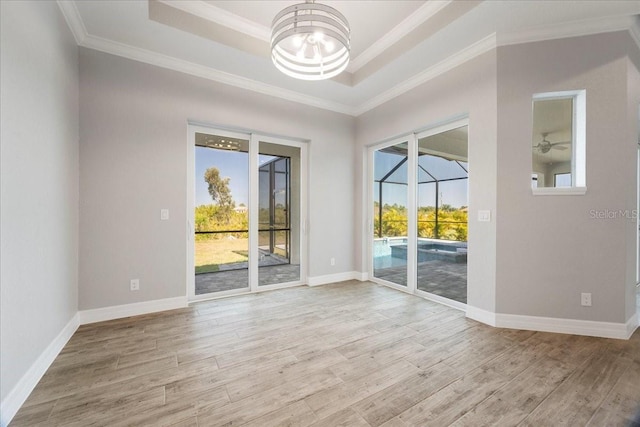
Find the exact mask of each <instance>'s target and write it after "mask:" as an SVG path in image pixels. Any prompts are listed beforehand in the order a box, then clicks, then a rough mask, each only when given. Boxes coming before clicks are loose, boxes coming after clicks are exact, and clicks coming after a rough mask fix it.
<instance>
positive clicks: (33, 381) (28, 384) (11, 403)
mask: <svg viewBox="0 0 640 427" xmlns="http://www.w3.org/2000/svg"><path fill="white" fill-rule="evenodd" d="M78 326H80V322H79V316H78V313H76V314H75V315H74V316H73V317H72V318H71V320H69V322H68V323H67V324H66V325H65V327H64V328H62V330H61V331H60V333H59V334H58V336H56V337H55V338H54V339H53V341H51V343H50V344H49V345H48V346H47V348H46V349H45V350H44V351H43V352H42V354H40V356H39V357H38V358H37V359H36V361H35V362H34V363H33V365H31V367H30V368H29V369H28V370H27V372H25V374H24V375H23V376H22V378H20V381H18V383H17V384H16V385H15V387H13V389H12V390H11V391H10V392H9V394H7V396H6V397H5V398H4V400H3V401H2V403H0V425H2V426H6V425H8V424H9V422H11V420H12V419H13V417H14V416H15V415H16V414H17V413H18V410H19V409H20V407H21V406H22V405H23V404H24V402H25V401H26V400H27V398H28V397H29V395H30V394H31V392H32V391H33V389H34V388H35V387H36V385H37V384H38V382H39V381H40V379H41V378H42V376H43V375H44V374H45V372H47V369H49V366H51V364H52V363H53V361H54V360H55V359H56V357H58V354H59V353H60V351H62V349H63V348H64V346H65V345H66V344H67V342H68V341H69V339H70V338H71V336H72V335H73V334H74V332H75V331H76V330H77V329H78Z"/></svg>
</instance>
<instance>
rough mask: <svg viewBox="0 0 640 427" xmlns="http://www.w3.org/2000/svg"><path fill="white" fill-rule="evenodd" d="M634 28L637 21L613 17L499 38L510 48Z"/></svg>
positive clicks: (575, 22) (500, 41) (501, 44)
mask: <svg viewBox="0 0 640 427" xmlns="http://www.w3.org/2000/svg"><path fill="white" fill-rule="evenodd" d="M634 26H635V20H634V19H633V18H631V17H630V16H612V17H607V18H598V19H589V20H583V21H573V22H566V23H563V24H562V25H557V24H554V25H544V26H540V27H536V28H531V29H528V30H523V31H518V32H516V33H507V34H500V36H499V37H498V45H499V46H508V45H514V44H522V43H532V42H539V41H545V40H556V39H564V38H569V37H580V36H588V35H591V34H601V33H610V32H613V31H624V30H630V29H631V28H632V27H634Z"/></svg>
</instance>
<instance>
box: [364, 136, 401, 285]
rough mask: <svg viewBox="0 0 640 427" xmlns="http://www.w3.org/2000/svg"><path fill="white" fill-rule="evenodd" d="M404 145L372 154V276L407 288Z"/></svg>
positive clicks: (397, 145) (393, 146) (382, 149)
mask: <svg viewBox="0 0 640 427" xmlns="http://www.w3.org/2000/svg"><path fill="white" fill-rule="evenodd" d="M407 161H408V142H401V143H398V144H395V145H392V146H389V147H385V148H381V149H378V150H376V151H374V153H373V180H374V182H373V192H374V194H373V206H372V209H373V215H372V217H373V219H374V220H373V276H374V277H376V278H379V279H382V280H385V281H388V282H391V283H394V284H396V285H399V286H403V287H406V286H407V244H408V239H407V234H408V224H409V222H408V217H407V202H408V162H407Z"/></svg>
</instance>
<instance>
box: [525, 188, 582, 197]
mask: <svg viewBox="0 0 640 427" xmlns="http://www.w3.org/2000/svg"><path fill="white" fill-rule="evenodd" d="M531 193H532V194H533V195H534V196H584V195H585V194H586V193H587V187H562V188H556V187H546V188H532V189H531Z"/></svg>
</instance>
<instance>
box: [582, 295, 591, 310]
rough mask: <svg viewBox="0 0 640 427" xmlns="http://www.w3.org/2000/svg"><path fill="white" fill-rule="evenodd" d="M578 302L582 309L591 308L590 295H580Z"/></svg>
mask: <svg viewBox="0 0 640 427" xmlns="http://www.w3.org/2000/svg"><path fill="white" fill-rule="evenodd" d="M580 301H581V304H582V305H583V306H584V307H591V294H590V293H583V294H581V295H580Z"/></svg>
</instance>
